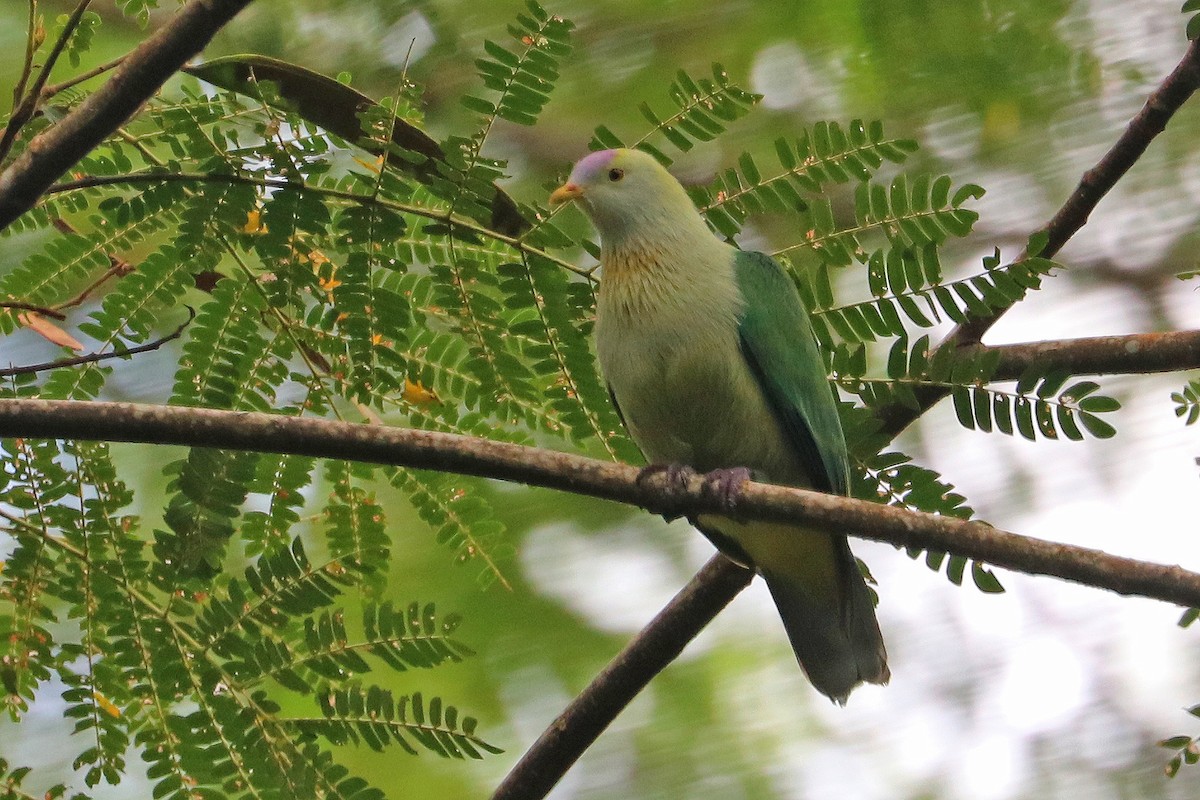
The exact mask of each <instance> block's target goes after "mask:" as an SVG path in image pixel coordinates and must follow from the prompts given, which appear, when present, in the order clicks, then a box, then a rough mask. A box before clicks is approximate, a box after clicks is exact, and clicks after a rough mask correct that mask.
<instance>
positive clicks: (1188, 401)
mask: <svg viewBox="0 0 1200 800" xmlns="http://www.w3.org/2000/svg"><path fill="white" fill-rule="evenodd" d="M1171 402H1173V403H1174V404H1175V416H1177V417H1182V418H1183V423H1184V424H1185V425H1194V424H1195V423H1196V420H1198V419H1200V379H1195V378H1193V379H1192V380H1190V381H1188V382H1187V385H1186V386H1184V387H1183V389H1181V390H1179V391H1178V392H1172V393H1171Z"/></svg>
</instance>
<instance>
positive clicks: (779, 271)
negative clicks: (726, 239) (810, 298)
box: [734, 251, 850, 494]
mask: <svg viewBox="0 0 1200 800" xmlns="http://www.w3.org/2000/svg"><path fill="white" fill-rule="evenodd" d="M734 272H735V275H736V278H737V283H738V288H739V289H740V290H741V292H742V297H743V298H744V300H745V303H746V308H745V311H744V312H743V314H742V319H741V324H740V327H739V333H740V335H741V345H742V353H743V355H745V357H746V361H747V362H748V363H749V364H750V369H751V371H753V373H754V374H755V376H756V377H757V378H758V382H759V384H760V385H761V386H762V388H763V392H764V393H765V394H766V396H767V401H768V402H769V403H770V404H771V407H772V408H773V409H774V411H775V413H776V414H777V415H778V417H779V419H780V420H781V421H782V422H783V428H784V430H786V431H787V434H788V437H789V439H790V440H791V444H792V446H793V447H794V448H795V450H796V452H797V453H798V454H799V455H800V460H801V463H802V464H803V466H804V469H805V472H807V473H808V477H809V479H810V480H812V481H813V488H814V489H818V490H821V491H825V492H832V493H835V494H847V493H848V492H849V488H850V467H849V463H848V457H847V455H846V438H845V435H844V434H843V433H842V423H841V421H840V420H839V419H838V413H837V404H836V402H835V400H834V396H833V393H832V391H831V390H830V388H829V381H828V380H827V377H826V375H825V366H824V362H823V361H822V360H821V354H820V353H819V352H818V351H817V340H816V337H815V336H814V335H813V329H812V323H811V322H810V321H809V319H808V313H807V312H806V311H805V310H804V304H803V302H802V301H801V300H800V294H799V292H797V291H796V287H795V285H794V284H793V283H792V280H791V278H789V277H788V275H787V273H786V272H784V270H783V267H781V266H779V264H778V263H776V262H775V261H774V260H773V259H772V258H771V257H770V256H768V255H765V254H763V253H752V252H747V251H739V252H738V254H737V256H736V257H735V258H734Z"/></svg>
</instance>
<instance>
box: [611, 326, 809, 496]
mask: <svg viewBox="0 0 1200 800" xmlns="http://www.w3.org/2000/svg"><path fill="white" fill-rule="evenodd" d="M720 338H724V339H725V340H726V341H727V342H729V344H724V343H721V342H720ZM736 343H737V335H736V332H735V331H729V335H728V336H726V337H702V338H700V339H699V340H698V341H692V342H687V341H684V342H678V343H676V344H675V346H674V347H661V348H659V349H658V352H657V354H656V355H657V357H656V358H651V359H644V360H639V363H637V364H630V365H627V366H626V368H624V369H617V370H608V371H606V376H607V377H608V379H609V383H610V385H611V386H612V389H613V393H614V394H615V395H616V397H617V403H618V404H619V405H620V407H621V411H622V413H623V414H624V415H625V420H626V422H627V423H628V425H629V428H630V432H631V433H632V434H633V437H634V440H635V441H636V442H637V443H638V445H639V446H640V447H641V448H642V450H643V452H644V453H645V454H646V457H647V458H649V459H650V460H651V461H653V462H656V463H681V464H687V465H688V466H691V467H693V468H695V469H697V470H699V471H701V472H708V471H710V470H714V469H720V468H729V467H749V468H750V469H751V470H754V471H755V472H756V474H757V475H758V477H761V478H764V479H768V480H773V481H776V482H786V483H793V484H794V483H807V481H804V480H803V479H802V472H801V470H800V468H799V465H798V463H797V460H796V458H795V457H794V456H793V455H792V454H791V452H790V448H789V446H788V442H787V438H786V433H785V432H784V430H783V428H782V426H781V425H780V424H779V422H778V420H777V419H776V416H775V413H774V412H773V411H772V410H771V408H770V406H769V405H768V403H767V400H766V397H765V396H764V394H763V392H762V390H761V389H760V388H759V386H758V381H757V379H756V378H755V376H754V374H753V373H752V372H751V371H750V368H749V366H748V365H747V364H746V361H745V359H744V357H743V356H742V353H741V350H740V348H739V347H738V346H737V344H736ZM643 352H644V351H643ZM610 373H611V374H610Z"/></svg>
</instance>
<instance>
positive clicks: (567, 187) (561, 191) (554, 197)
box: [550, 183, 583, 206]
mask: <svg viewBox="0 0 1200 800" xmlns="http://www.w3.org/2000/svg"><path fill="white" fill-rule="evenodd" d="M576 197H583V189H580V188H579V187H578V186H576V185H575V184H573V183H564V184H563V185H562V186H560V187H558V188H557V189H555V190H554V191H553V192H551V193H550V205H552V206H560V205H562V204H563V203H566V202H569V201H571V200H574V199H575V198H576Z"/></svg>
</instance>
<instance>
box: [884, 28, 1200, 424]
mask: <svg viewBox="0 0 1200 800" xmlns="http://www.w3.org/2000/svg"><path fill="white" fill-rule="evenodd" d="M1197 89H1200V41H1194V42H1192V43H1191V44H1190V45H1188V49H1187V52H1185V53H1184V55H1183V58H1182V59H1180V61H1179V63H1178V64H1177V65H1176V66H1175V69H1173V70H1172V71H1171V74H1170V75H1168V76H1167V77H1166V78H1164V79H1163V82H1162V83H1160V84H1159V85H1158V88H1156V89H1155V90H1154V91H1153V92H1152V93H1151V94H1150V96H1149V97H1148V98H1147V99H1146V102H1145V104H1144V105H1143V106H1142V108H1141V110H1140V111H1138V113H1137V114H1136V115H1134V117H1133V119H1131V120H1130V121H1129V124H1128V125H1127V126H1126V128H1125V131H1124V132H1123V133H1122V134H1121V137H1120V138H1119V139H1117V141H1116V143H1115V144H1113V146H1112V147H1110V148H1109V149H1108V151H1107V152H1106V153H1105V154H1104V156H1103V157H1102V158H1101V159H1100V160H1099V161H1098V162H1097V163H1096V165H1095V166H1094V167H1092V168H1091V169H1089V170H1088V171H1087V172H1085V173H1083V177H1081V178H1080V179H1079V185H1078V186H1076V187H1075V190H1074V191H1073V192H1072V193H1071V195H1070V197H1068V198H1067V200H1066V202H1065V203H1063V205H1062V207H1060V208H1059V209H1058V211H1057V212H1056V213H1055V214H1054V216H1053V217H1052V218H1051V219H1050V221H1049V222H1047V223H1046V224H1045V225H1044V226H1043V227H1042V228H1041V231H1042V232H1043V233H1045V234H1046V236H1047V239H1046V243H1045V245H1044V246H1043V247H1042V249H1041V251H1040V252H1039V253H1037V254H1036V255H1039V256H1041V257H1043V258H1053V257H1054V255H1055V254H1057V253H1058V251H1059V250H1061V249H1062V247H1063V245H1065V244H1066V243H1067V242H1068V241H1069V240H1070V239H1071V237H1072V236H1074V235H1075V234H1076V232H1078V231H1079V229H1080V228H1082V227H1083V226H1084V225H1085V224H1086V223H1087V221H1088V218H1089V217H1090V216H1091V214H1092V211H1093V210H1095V208H1096V205H1097V204H1098V203H1099V202H1100V200H1101V199H1102V198H1103V197H1104V196H1105V195H1106V194H1108V192H1109V190H1111V189H1112V188H1113V186H1115V185H1116V184H1117V181H1119V180H1120V179H1121V178H1122V176H1124V175H1125V173H1126V172H1128V171H1129V169H1130V168H1131V167H1132V166H1133V165H1134V164H1135V163H1136V162H1137V160H1138V159H1139V158H1141V156H1142V154H1143V153H1144V152H1146V148H1147V147H1149V146H1150V143H1151V142H1152V141H1153V140H1154V138H1155V137H1156V136H1158V134H1160V133H1162V131H1163V130H1164V129H1165V128H1166V126H1167V123H1168V122H1169V121H1170V119H1171V117H1173V116H1174V115H1175V112H1176V111H1178V110H1179V109H1180V108H1181V107H1182V106H1183V104H1184V103H1185V102H1187V100H1188V98H1190V97H1191V96H1192V95H1193V94H1194V93H1195V92H1196V90H1197ZM1007 310H1008V309H1007V308H1003V309H996V310H994V311H993V312H992V313H990V314H988V315H987V316H971V317H969V318H968V319H967V320H966V321H965V322H962V323H960V324H959V325H957V326H956V327H955V328H954V329H953V330H952V331H950V333H949V334H947V336H946V338H945V339H943V340H942V341H941V343H940V344H938V347H937V349H942V348H952V349H957V348H959V347H968V346H971V345H975V344H977V343H978V342H979V341H980V340H981V339H982V338H983V335H984V334H985V333H987V332H988V331H989V330H990V329H991V327H992V325H994V324H995V323H996V322H997V321H998V320H999V319H1000V318H1001V317H1002V316H1003V315H1004V313H1005V311H1007ZM948 394H949V391H948V390H946V389H934V390H929V391H926V392H923V393H921V394H920V395H919V396H918V398H917V399H918V401H919V402H918V404H917V407H915V408H912V407H908V406H903V405H901V404H899V403H896V404H893V405H891V406H887V407H886V408H883V409H881V410H880V411H879V412H878V415H879V417H880V419H881V420H882V422H883V432H885V433H888V434H891V435H893V436H894V435H896V434H898V433H900V431H902V430H904V429H905V428H907V427H908V426H909V425H911V424H912V423H913V422H914V421H915V420H916V419H917V418H918V417H920V416H921V414H923V413H924V412H925V411H927V410H928V409H929V408H930V407H932V406H933V405H934V404H935V403H937V402H938V401H939V400H941V399H942V398H944V397H946V396H947V395H948Z"/></svg>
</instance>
